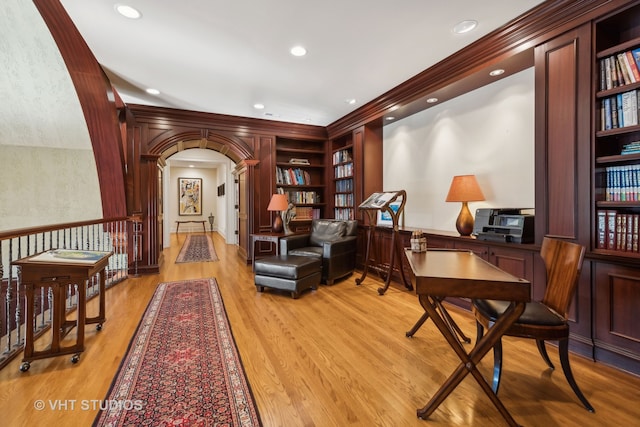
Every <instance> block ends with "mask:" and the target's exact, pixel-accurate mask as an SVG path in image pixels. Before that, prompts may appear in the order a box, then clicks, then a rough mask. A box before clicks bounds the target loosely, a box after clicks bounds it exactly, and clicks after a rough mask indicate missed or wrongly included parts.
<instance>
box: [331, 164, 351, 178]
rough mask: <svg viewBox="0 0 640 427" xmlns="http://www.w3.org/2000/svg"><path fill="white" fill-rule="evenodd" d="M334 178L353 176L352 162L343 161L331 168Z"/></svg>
mask: <svg viewBox="0 0 640 427" xmlns="http://www.w3.org/2000/svg"><path fill="white" fill-rule="evenodd" d="M333 176H334V177H335V178H349V177H351V176H353V163H345V164H342V165H338V166H335V167H334V168H333Z"/></svg>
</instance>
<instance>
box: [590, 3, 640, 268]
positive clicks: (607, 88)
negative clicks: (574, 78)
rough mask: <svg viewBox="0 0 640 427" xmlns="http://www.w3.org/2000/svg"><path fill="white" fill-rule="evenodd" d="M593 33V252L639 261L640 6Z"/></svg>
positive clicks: (598, 24) (600, 24)
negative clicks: (639, 114)
mask: <svg viewBox="0 0 640 427" xmlns="http://www.w3.org/2000/svg"><path fill="white" fill-rule="evenodd" d="M594 31H595V45H594V49H595V52H594V57H595V64H594V67H595V68H594V73H593V74H594V78H595V80H596V81H595V82H594V87H595V96H594V98H595V107H594V116H595V117H594V121H593V123H594V127H595V129H594V159H595V162H594V167H593V171H594V184H595V188H594V205H595V214H594V218H595V224H594V229H595V233H594V242H593V245H592V246H593V251H594V252H595V253H602V254H612V255H616V256H624V257H631V258H640V249H639V244H638V228H639V226H640V224H639V223H640V126H639V125H638V123H639V122H638V112H639V110H638V106H639V103H638V95H639V94H640V92H639V90H640V66H639V65H640V5H637V4H636V5H635V6H633V7H630V8H628V9H626V10H623V11H620V12H617V13H615V14H613V15H610V16H607V17H604V18H603V19H601V20H599V21H597V22H596V23H595V25H594ZM634 53H635V55H637V56H638V58H637V59H636V58H635V57H634Z"/></svg>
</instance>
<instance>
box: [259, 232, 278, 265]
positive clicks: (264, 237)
mask: <svg viewBox="0 0 640 427" xmlns="http://www.w3.org/2000/svg"><path fill="white" fill-rule="evenodd" d="M284 236H285V234H284V233H273V232H271V233H255V234H252V235H251V268H255V265H256V243H257V242H271V243H273V244H274V245H275V247H276V253H275V254H276V255H279V254H280V244H279V243H280V238H281V237H284Z"/></svg>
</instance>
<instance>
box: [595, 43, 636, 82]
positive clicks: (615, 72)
mask: <svg viewBox="0 0 640 427" xmlns="http://www.w3.org/2000/svg"><path fill="white" fill-rule="evenodd" d="M636 82H640V48H636V49H633V50H627V51H625V52H620V53H618V54H615V55H611V56H608V57H606V58H603V59H601V60H600V90H608V89H613V88H616V87H618V86H623V85H628V84H632V83H636Z"/></svg>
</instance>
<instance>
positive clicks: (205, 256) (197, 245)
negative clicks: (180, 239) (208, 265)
mask: <svg viewBox="0 0 640 427" xmlns="http://www.w3.org/2000/svg"><path fill="white" fill-rule="evenodd" d="M217 260H218V255H217V254H216V249H215V246H213V240H211V236H209V235H207V234H194V235H188V236H187V238H186V239H185V241H184V243H183V245H182V248H181V249H180V253H179V254H178V258H176V263H183V262H209V261H217Z"/></svg>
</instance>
